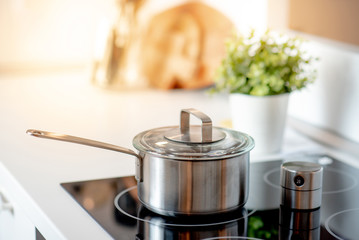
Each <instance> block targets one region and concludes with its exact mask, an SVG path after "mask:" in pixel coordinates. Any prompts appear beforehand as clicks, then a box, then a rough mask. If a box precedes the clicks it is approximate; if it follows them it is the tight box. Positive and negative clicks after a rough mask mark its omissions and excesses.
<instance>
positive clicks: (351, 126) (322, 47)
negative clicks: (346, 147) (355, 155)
mask: <svg viewBox="0 0 359 240" xmlns="http://www.w3.org/2000/svg"><path fill="white" fill-rule="evenodd" d="M307 38H308V39H311V40H310V49H311V52H312V53H313V54H315V55H316V56H319V58H320V60H319V63H318V68H317V69H318V78H317V80H316V82H315V84H313V85H312V86H311V87H310V88H308V89H307V90H303V91H300V92H297V93H295V94H293V95H292V96H291V100H290V104H289V114H290V115H292V116H294V117H297V118H299V119H301V120H304V121H307V122H309V123H312V124H314V125H316V126H319V127H323V128H326V129H328V130H330V131H333V132H335V133H337V134H339V135H342V136H344V137H345V138H348V139H350V140H352V141H355V142H358V143H359V46H358V47H356V46H348V45H345V44H340V43H337V42H332V41H329V40H327V39H321V38H316V37H313V36H307Z"/></svg>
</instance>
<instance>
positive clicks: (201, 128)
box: [133, 108, 254, 160]
mask: <svg viewBox="0 0 359 240" xmlns="http://www.w3.org/2000/svg"><path fill="white" fill-rule="evenodd" d="M190 115H193V116H195V117H197V118H199V119H200V120H201V122H202V125H190V124H189V122H190ZM133 145H134V147H135V148H136V149H137V150H139V151H141V152H146V153H151V154H155V155H159V156H160V157H165V158H171V159H177V160H216V159H223V158H228V157H232V156H235V155H240V154H244V153H246V152H248V151H250V150H251V149H252V148H253V147H254V141H253V139H252V138H251V137H250V136H249V135H247V134H245V133H241V132H238V131H233V130H230V129H226V128H220V127H213V126H212V120H211V119H210V118H209V117H208V116H207V115H206V114H204V113H202V112H200V111H198V110H196V109H193V108H190V109H183V110H181V114H180V125H179V126H170V127H162V128H156V129H152V130H148V131H145V132H142V133H139V134H138V135H137V136H135V138H134V140H133Z"/></svg>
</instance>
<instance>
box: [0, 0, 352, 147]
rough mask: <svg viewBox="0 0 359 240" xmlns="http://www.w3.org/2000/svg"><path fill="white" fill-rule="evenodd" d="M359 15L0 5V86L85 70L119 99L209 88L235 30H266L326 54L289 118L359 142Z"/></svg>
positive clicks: (242, 0) (262, 5)
mask: <svg viewBox="0 0 359 240" xmlns="http://www.w3.org/2000/svg"><path fill="white" fill-rule="evenodd" d="M358 10H359V2H358V1H357V0H345V1H342V0H318V1H310V0H251V1H248V0H232V1H231V0H221V1H215V0H203V1H190V2H189V1H180V0H172V1H165V0H105V1H104V0H90V1H84V0H76V1H70V0H0V81H1V79H2V78H4V76H9V75H10V76H13V75H14V76H15V75H19V74H33V73H38V72H58V71H67V70H69V69H84V71H85V72H86V74H88V77H87V79H88V83H89V84H94V85H95V86H98V87H100V88H108V89H113V90H118V94H121V91H132V90H136V89H143V88H148V87H150V88H158V89H172V88H185V89H203V88H207V87H208V86H210V85H211V84H212V83H213V79H212V76H213V72H214V70H215V68H216V67H217V65H218V63H219V61H220V59H221V57H222V56H223V49H224V41H225V39H226V37H228V36H229V34H231V33H232V32H233V31H239V32H247V31H249V30H250V29H256V30H258V31H265V30H266V29H267V28H270V29H272V30H278V31H281V32H286V33H289V34H294V35H297V34H298V35H300V36H302V37H303V38H305V39H308V40H309V44H308V49H309V50H310V53H311V54H313V55H314V56H318V57H319V58H320V61H319V62H318V66H317V69H318V79H317V81H316V83H315V84H314V85H312V86H310V87H309V88H308V89H305V90H303V91H300V92H298V93H293V94H292V97H291V100H290V107H289V114H290V115H291V116H293V117H295V118H298V119H300V120H304V121H305V122H309V123H311V124H313V125H315V126H319V127H322V128H324V129H327V130H329V131H332V132H334V133H336V134H338V135H340V136H343V137H345V138H346V139H349V140H351V141H354V142H359V125H358V124H357V123H358V122H359V108H358V103H359V28H358V23H359V16H358V14H357V11H358ZM178 49H181V51H182V52H176V50H178Z"/></svg>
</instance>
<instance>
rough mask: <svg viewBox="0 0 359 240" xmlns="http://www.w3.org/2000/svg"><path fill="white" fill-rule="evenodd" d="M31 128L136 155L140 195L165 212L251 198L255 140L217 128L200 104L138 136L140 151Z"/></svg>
mask: <svg viewBox="0 0 359 240" xmlns="http://www.w3.org/2000/svg"><path fill="white" fill-rule="evenodd" d="M190 115H193V116H195V117H197V118H199V119H200V120H201V121H202V125H190ZM27 133H28V134H30V135H32V136H35V137H41V138H49V139H55V140H61V141H66V142H73V143H79V144H84V145H88V146H93V147H99V148H104V149H108V150H113V151H118V152H122V153H126V154H131V155H133V156H135V157H136V180H137V191H138V198H139V200H140V201H141V202H142V203H143V204H144V205H145V206H146V207H147V208H149V209H150V210H152V211H154V212H156V213H159V214H162V215H166V216H178V215H204V214H215V213H222V212H228V211H231V210H235V209H238V208H240V207H242V206H243V205H244V204H245V203H246V201H247V197H248V185H249V183H248V181H249V152H250V150H251V149H252V148H253V147H254V141H253V139H252V138H251V137H250V136H248V135H247V134H245V133H241V132H238V131H233V130H229V129H225V128H220V127H212V121H211V119H210V118H209V117H208V116H207V115H205V114H204V113H202V112H200V111H198V110H196V109H183V110H182V111H181V113H180V126H172V127H161V128H156V129H152V130H148V131H144V132H142V133H139V134H138V135H136V136H135V138H134V139H133V146H134V147H135V148H136V149H137V150H138V153H136V152H134V151H132V150H130V149H127V148H123V147H119V146H116V145H112V144H108V143H103V142H98V141H94V140H89V139H84V138H79V137H74V136H69V135H64V134H57V133H51V132H45V131H40V130H32V129H31V130H27Z"/></svg>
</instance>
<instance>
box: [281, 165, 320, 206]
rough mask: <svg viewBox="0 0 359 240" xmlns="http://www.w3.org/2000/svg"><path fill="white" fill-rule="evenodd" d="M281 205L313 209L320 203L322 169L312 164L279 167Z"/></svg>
mask: <svg viewBox="0 0 359 240" xmlns="http://www.w3.org/2000/svg"><path fill="white" fill-rule="evenodd" d="M280 178H281V180H280V183H281V186H282V189H281V192H282V193H281V195H282V198H281V205H283V206H286V207H288V208H291V209H315V208H319V207H320V205H321V202H322V181H323V180H322V179H323V168H322V166H321V165H319V164H316V163H313V162H300V161H297V162H286V163H283V164H282V167H281V176H280Z"/></svg>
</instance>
